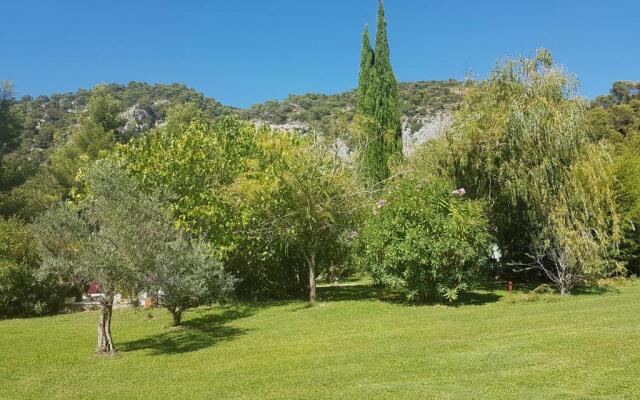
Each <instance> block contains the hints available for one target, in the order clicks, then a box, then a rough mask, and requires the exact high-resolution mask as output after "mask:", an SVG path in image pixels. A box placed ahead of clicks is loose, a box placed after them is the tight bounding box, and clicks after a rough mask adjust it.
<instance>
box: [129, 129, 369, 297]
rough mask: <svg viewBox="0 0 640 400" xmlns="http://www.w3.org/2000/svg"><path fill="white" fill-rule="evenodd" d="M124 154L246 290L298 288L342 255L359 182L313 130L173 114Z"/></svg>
mask: <svg viewBox="0 0 640 400" xmlns="http://www.w3.org/2000/svg"><path fill="white" fill-rule="evenodd" d="M318 140H319V139H318ZM120 158H121V159H123V160H124V162H125V164H126V167H127V168H128V170H129V171H131V172H132V174H133V175H134V176H136V177H137V178H138V179H139V180H140V182H142V184H143V185H144V186H145V187H147V188H149V189H154V190H166V191H168V192H170V193H171V194H173V195H174V197H173V199H172V200H171V204H172V209H173V213H174V216H175V219H176V221H177V223H178V224H179V225H180V226H181V227H183V228H184V229H186V230H187V231H189V232H194V233H196V234H199V235H200V234H201V235H204V237H205V238H206V239H207V241H209V242H210V243H212V244H213V245H214V247H215V248H216V250H217V252H218V256H219V258H220V259H221V260H223V261H224V263H225V268H226V269H227V271H229V272H230V273H233V274H234V275H235V276H236V277H237V278H238V279H239V281H238V293H239V294H240V295H242V296H250V297H264V296H291V295H299V294H301V293H302V292H303V291H305V290H306V288H308V287H309V286H308V285H307V283H308V282H310V281H309V274H312V275H313V274H316V273H319V272H321V271H322V270H323V269H325V268H328V267H329V266H331V265H333V264H335V263H339V262H340V258H341V257H344V256H345V255H344V252H343V251H341V250H340V249H341V247H342V244H341V243H342V239H343V235H342V234H343V232H344V231H345V229H346V226H347V225H348V224H349V220H350V218H351V215H352V213H353V209H354V206H353V202H354V201H355V199H356V196H350V195H349V194H350V193H352V192H354V191H357V185H355V180H354V179H353V177H352V175H351V172H350V170H349V168H348V166H347V165H346V164H345V163H344V162H343V161H342V160H340V159H339V158H338V157H337V156H336V155H335V154H333V153H330V152H328V150H327V147H326V146H324V145H322V144H320V143H319V142H316V141H315V139H314V138H312V137H306V138H301V137H300V136H298V135H297V134H293V133H289V132H284V131H273V130H271V129H269V128H268V127H266V126H263V127H261V128H256V127H255V126H254V125H253V124H252V123H249V122H244V121H241V120H239V119H236V118H225V119H222V120H219V121H216V122H213V123H205V122H202V121H199V120H197V119H196V120H193V121H191V122H190V123H188V124H173V123H172V122H171V117H170V118H169V122H168V123H167V125H166V126H165V127H162V128H159V129H157V130H155V131H154V132H152V133H150V134H148V135H146V136H144V137H142V138H140V139H138V140H136V141H134V142H133V143H132V145H131V146H126V147H124V146H123V147H122V148H121V149H120ZM329 249H331V250H329ZM310 264H313V268H312V267H311V266H310ZM311 281H312V282H315V279H312V280H311ZM311 286H313V285H311Z"/></svg>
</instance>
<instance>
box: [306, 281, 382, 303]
mask: <svg viewBox="0 0 640 400" xmlns="http://www.w3.org/2000/svg"><path fill="white" fill-rule="evenodd" d="M389 295H390V294H389V293H385V290H384V288H382V287H376V286H373V285H372V284H368V283H356V284H347V285H332V286H320V287H318V297H319V299H320V301H357V300H383V299H385V298H387V297H389Z"/></svg>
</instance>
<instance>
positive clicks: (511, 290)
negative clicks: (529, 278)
mask: <svg viewBox="0 0 640 400" xmlns="http://www.w3.org/2000/svg"><path fill="white" fill-rule="evenodd" d="M511 292H513V282H511V281H509V293H511Z"/></svg>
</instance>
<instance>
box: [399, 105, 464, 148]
mask: <svg viewBox="0 0 640 400" xmlns="http://www.w3.org/2000/svg"><path fill="white" fill-rule="evenodd" d="M451 122H452V115H451V112H447V111H440V112H437V113H435V114H434V115H432V116H427V117H423V118H421V119H420V126H421V128H420V129H418V130H416V131H412V130H411V129H410V128H409V126H408V123H407V121H406V120H403V121H402V153H403V154H405V155H409V154H411V153H413V151H414V150H415V149H416V147H417V146H419V145H420V144H422V143H424V142H426V141H427V140H430V139H435V138H438V137H440V136H442V135H444V132H445V131H446V130H447V129H448V128H449V127H450V126H451Z"/></svg>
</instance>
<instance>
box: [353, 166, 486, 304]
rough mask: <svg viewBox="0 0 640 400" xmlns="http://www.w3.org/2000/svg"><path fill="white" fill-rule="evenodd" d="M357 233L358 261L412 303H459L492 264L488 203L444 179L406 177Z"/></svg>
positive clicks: (377, 206) (379, 201) (392, 185)
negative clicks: (466, 195)
mask: <svg viewBox="0 0 640 400" xmlns="http://www.w3.org/2000/svg"><path fill="white" fill-rule="evenodd" d="M372 208H373V210H372V212H371V213H370V214H369V215H368V217H367V218H366V220H365V223H364V226H363V228H362V231H361V232H360V233H359V234H358V235H357V240H356V245H355V249H356V251H355V254H356V260H357V262H358V263H359V264H360V265H361V266H362V267H363V268H365V269H367V270H369V271H370V273H371V275H372V277H373V279H374V281H375V282H377V283H380V284H383V285H385V286H388V287H391V288H394V289H401V290H404V291H405V292H406V295H407V297H408V299H410V300H412V301H429V300H438V299H444V300H447V301H454V300H456V299H457V298H458V296H459V294H460V292H462V291H464V290H465V289H468V288H469V287H470V285H471V284H473V283H474V282H475V281H476V280H477V279H478V277H479V276H480V275H481V272H483V269H484V268H485V267H486V266H487V262H488V259H489V256H490V254H491V252H490V244H491V236H490V235H489V230H488V228H489V224H488V222H487V219H486V216H485V210H484V207H483V203H482V202H480V201H475V200H467V199H464V190H463V189H460V190H456V191H453V190H452V187H451V186H450V185H449V184H447V183H444V182H442V181H439V180H429V179H415V178H401V179H397V180H395V181H394V182H392V184H391V187H390V188H389V193H388V194H387V195H385V196H383V197H382V198H380V199H378V200H377V201H376V203H375V205H374V206H373V207H372Z"/></svg>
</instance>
